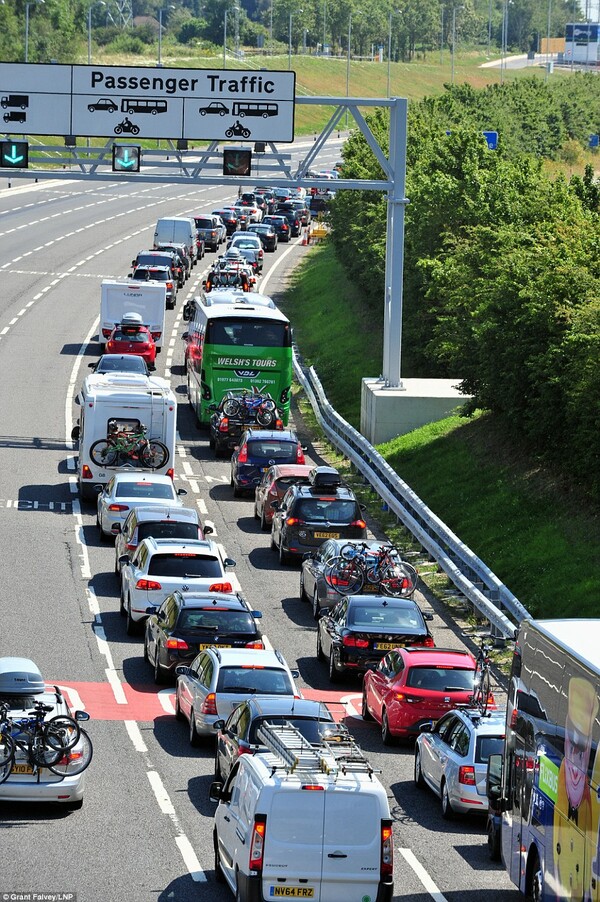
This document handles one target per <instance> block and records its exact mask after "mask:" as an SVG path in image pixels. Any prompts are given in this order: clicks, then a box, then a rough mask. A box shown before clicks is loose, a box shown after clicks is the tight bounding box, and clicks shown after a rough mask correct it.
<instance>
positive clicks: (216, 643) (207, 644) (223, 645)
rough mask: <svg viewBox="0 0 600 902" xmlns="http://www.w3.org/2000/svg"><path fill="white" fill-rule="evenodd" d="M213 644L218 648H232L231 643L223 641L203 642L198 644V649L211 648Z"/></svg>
mask: <svg viewBox="0 0 600 902" xmlns="http://www.w3.org/2000/svg"><path fill="white" fill-rule="evenodd" d="M214 645H218V647H219V648H232V646H231V645H225V643H223V642H203V643H202V644H201V645H199V646H198V651H204V650H205V649H206V648H212V647H213V646H214Z"/></svg>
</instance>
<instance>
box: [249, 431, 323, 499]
mask: <svg viewBox="0 0 600 902" xmlns="http://www.w3.org/2000/svg"><path fill="white" fill-rule="evenodd" d="M304 463H306V461H305V458H304V450H303V448H302V445H301V444H300V442H299V441H298V437H297V435H296V433H295V432H293V431H292V430H291V429H281V430H277V429H256V430H254V429H246V430H245V432H243V433H242V435H241V438H240V443H239V445H238V446H237V447H236V448H234V449H233V454H232V456H231V485H232V486H233V494H234V496H235V497H236V498H239V497H241V496H242V495H243V494H244V493H249V492H254V489H255V488H256V486H257V485H258V484H259V482H260V480H261V478H262V475H263V473H266V472H267V470H268V469H269V467H272V466H273V465H274V464H304Z"/></svg>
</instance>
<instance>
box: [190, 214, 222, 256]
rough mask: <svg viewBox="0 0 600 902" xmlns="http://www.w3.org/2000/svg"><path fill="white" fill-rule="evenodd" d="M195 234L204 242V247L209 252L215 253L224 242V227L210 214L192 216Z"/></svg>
mask: <svg viewBox="0 0 600 902" xmlns="http://www.w3.org/2000/svg"><path fill="white" fill-rule="evenodd" d="M194 222H195V224H196V233H197V234H198V235H199V236H200V237H201V238H202V240H203V241H204V246H205V247H207V248H209V249H210V250H211V251H217V250H218V249H219V245H220V244H221V242H223V241H224V240H225V234H224V226H223V224H222V223H221V222H217V217H216V216H215V215H214V214H212V213H203V214H201V215H199V216H194Z"/></svg>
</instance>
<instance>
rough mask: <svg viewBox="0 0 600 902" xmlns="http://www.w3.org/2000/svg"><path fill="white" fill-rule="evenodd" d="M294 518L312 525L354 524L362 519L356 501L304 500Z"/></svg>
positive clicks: (295, 511) (299, 503) (298, 506)
mask: <svg viewBox="0 0 600 902" xmlns="http://www.w3.org/2000/svg"><path fill="white" fill-rule="evenodd" d="M294 516H296V517H299V518H300V520H306V521H307V522H311V523H352V521H353V520H358V519H359V517H360V509H359V507H358V504H357V503H356V501H342V500H338V499H333V500H326V499H324V498H302V500H300V501H299V502H298V504H297V506H296V507H295V509H294Z"/></svg>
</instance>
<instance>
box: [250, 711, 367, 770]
mask: <svg viewBox="0 0 600 902" xmlns="http://www.w3.org/2000/svg"><path fill="white" fill-rule="evenodd" d="M256 738H257V739H258V740H259V742H261V743H263V745H265V746H266V747H267V748H268V749H269V751H270V752H272V753H273V754H274V755H276V756H277V757H278V758H279V759H280V760H281V761H282V763H283V766H284V768H285V771H286V773H288V774H293V773H315V772H317V771H318V772H321V773H324V774H328V775H332V776H335V777H337V776H338V774H340V773H341V774H343V775H344V776H345V775H346V774H351V773H352V774H356V773H362V774H367V775H368V777H369V778H372V777H373V774H376V773H381V771H380V770H376V769H375V768H374V767H372V766H371V764H370V763H369V761H368V759H367V758H366V756H365V754H364V752H363V751H362V749H361V748H360V746H359V745H357V744H356V742H355V741H354V739H353V738H352V736H351V735H350V733H349V732H348V730H347V729H346V727H344V726H342V725H340V724H337V725H336V732H335V733H334V734H333V735H332V736H330V737H329V738H327V739H322V740H321V744H320V745H312V744H311V743H310V742H309V741H308V740H307V739H306V738H305V737H304V736H303V735H302V733H301V732H300V731H299V730H298V729H297V728H296V727H295V726H294V725H293V724H291V723H289V722H288V721H286V722H284V723H281V724H266V723H263V724H261V726H260V727H259V728H258V730H257V731H256ZM274 770H276V768H274Z"/></svg>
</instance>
